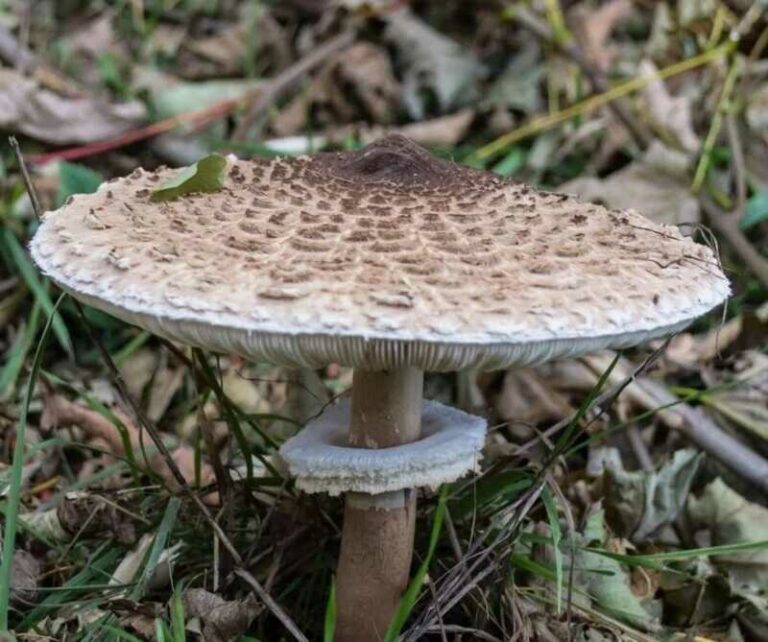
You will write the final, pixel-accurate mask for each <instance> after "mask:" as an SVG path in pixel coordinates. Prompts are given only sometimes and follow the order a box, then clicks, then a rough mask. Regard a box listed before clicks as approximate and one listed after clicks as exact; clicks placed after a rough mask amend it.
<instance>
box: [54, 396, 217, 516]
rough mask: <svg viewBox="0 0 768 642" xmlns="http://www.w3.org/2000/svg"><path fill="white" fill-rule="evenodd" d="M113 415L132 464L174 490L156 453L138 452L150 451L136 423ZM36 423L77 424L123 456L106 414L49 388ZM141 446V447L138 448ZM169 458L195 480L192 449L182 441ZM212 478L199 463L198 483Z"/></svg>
mask: <svg viewBox="0 0 768 642" xmlns="http://www.w3.org/2000/svg"><path fill="white" fill-rule="evenodd" d="M113 412H114V414H115V416H116V417H117V418H118V419H119V420H120V421H121V422H122V424H123V425H124V426H125V428H126V430H127V432H128V436H129V440H130V443H131V448H132V450H133V453H134V455H135V457H136V463H137V464H138V465H139V466H141V467H142V468H143V469H145V470H147V471H152V472H154V473H155V474H157V475H159V476H160V477H161V478H162V479H163V481H164V482H165V483H166V485H167V486H168V488H169V489H170V490H171V491H174V492H176V491H178V490H180V488H179V483H178V482H177V481H176V478H175V477H174V475H173V473H172V472H171V469H170V468H169V467H168V464H167V463H166V461H165V459H164V458H163V456H162V454H160V453H153V454H150V455H149V456H148V457H147V458H145V457H143V456H142V452H143V450H144V451H147V452H152V451H153V445H152V441H151V439H150V437H149V435H147V434H142V433H141V431H139V429H138V428H137V427H136V425H135V424H134V423H133V422H132V421H131V420H130V418H128V417H127V416H126V415H125V414H123V413H121V412H120V411H119V410H114V411H113ZM40 425H41V426H42V427H44V428H48V429H51V428H58V427H62V426H78V427H79V428H81V429H82V430H83V431H85V433H86V434H87V435H88V437H89V438H90V439H92V440H98V441H100V442H101V443H103V444H105V445H106V447H107V448H108V449H109V451H110V452H112V453H113V454H115V455H119V456H124V455H125V454H126V453H125V449H124V447H123V442H122V439H121V437H120V432H119V430H118V429H117V427H116V426H115V425H114V424H113V423H112V422H111V421H109V420H108V419H107V418H106V417H103V416H102V415H101V414H99V413H98V412H96V411H95V410H91V409H90V408H85V407H84V406H81V405H79V404H76V403H74V402H72V401H70V400H69V399H67V398H65V397H63V396H61V395H58V394H55V393H53V392H51V391H46V392H44V393H43V414H42V416H41V418H40ZM142 447H143V450H142ZM171 458H172V459H173V461H174V462H175V463H176V465H177V466H178V468H179V469H180V471H181V474H182V475H183V477H184V479H185V480H186V481H187V483H189V484H190V485H194V483H195V464H194V462H195V454H194V450H193V449H192V448H191V447H190V446H187V445H186V444H182V445H181V446H179V447H178V448H176V449H175V450H174V451H173V452H172V453H171ZM214 479H215V476H214V473H213V467H212V466H211V465H210V464H208V463H205V462H203V463H202V464H201V466H200V484H201V486H207V485H208V484H210V483H212V482H213V481H214ZM203 501H204V502H206V503H207V504H210V505H218V504H219V501H220V498H219V494H218V493H215V492H214V493H209V494H207V495H205V496H204V497H203Z"/></svg>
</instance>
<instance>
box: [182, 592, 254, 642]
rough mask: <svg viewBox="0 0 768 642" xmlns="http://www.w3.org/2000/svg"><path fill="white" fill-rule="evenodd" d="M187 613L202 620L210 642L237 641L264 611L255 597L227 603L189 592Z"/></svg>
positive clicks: (207, 639) (207, 593)
mask: <svg viewBox="0 0 768 642" xmlns="http://www.w3.org/2000/svg"><path fill="white" fill-rule="evenodd" d="M182 599H183V603H184V612H185V614H186V615H187V616H188V617H193V618H200V620H201V622H202V623H203V637H204V639H205V641H206V642H231V641H233V640H237V639H238V638H239V637H240V636H241V635H242V634H243V633H245V631H246V630H247V629H248V627H249V626H250V624H251V622H252V621H253V619H254V618H255V617H256V616H257V615H258V614H259V613H260V612H261V610H262V607H261V605H260V604H259V603H258V601H257V600H256V597H255V596H254V595H253V593H249V594H248V596H247V597H246V598H244V599H242V600H231V601H227V600H225V599H224V598H222V597H219V596H218V595H215V594H214V593H211V592H209V591H206V590H205V589H200V588H198V589H189V590H188V591H186V592H185V593H184V596H183V598H182Z"/></svg>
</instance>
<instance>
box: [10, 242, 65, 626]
mask: <svg viewBox="0 0 768 642" xmlns="http://www.w3.org/2000/svg"><path fill="white" fill-rule="evenodd" d="M14 238H15V237H14ZM64 297H65V295H64V294H62V295H61V296H60V297H59V299H58V300H57V301H56V303H55V304H54V305H53V306H52V308H51V314H50V315H49V316H48V322H47V323H46V324H45V328H44V329H43V335H42V336H41V337H40V341H39V343H38V344H37V349H36V350H35V358H34V360H33V362H32V370H31V371H30V373H29V382H28V383H27V390H26V393H25V394H24V403H23V404H22V406H21V413H20V415H19V425H18V429H17V430H16V447H15V448H14V451H13V461H12V462H11V481H10V487H9V490H8V501H7V503H6V505H5V528H4V529H3V551H2V558H0V632H6V631H8V609H9V607H10V601H11V573H12V570H13V553H14V547H15V545H16V528H17V526H18V519H19V507H20V506H21V478H22V468H23V466H24V440H25V436H26V431H27V417H28V415H29V404H30V402H31V401H32V394H33V392H34V390H35V381H36V380H37V373H38V372H39V371H40V364H41V362H42V360H43V352H44V351H45V348H46V346H47V345H48V337H49V336H50V333H51V328H52V327H53V323H54V321H55V319H56V314H57V310H58V307H59V304H60V303H61V302H62V300H63V299H64Z"/></svg>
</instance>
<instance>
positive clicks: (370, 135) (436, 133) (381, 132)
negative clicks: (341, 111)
mask: <svg viewBox="0 0 768 642" xmlns="http://www.w3.org/2000/svg"><path fill="white" fill-rule="evenodd" d="M474 119H475V111H474V110H473V109H462V110H461V111H457V112H456V113H455V114H450V115H448V116H440V117H439V118H432V119H430V120H422V121H419V122H416V123H410V124H408V125H403V126H402V127H387V128H384V127H372V128H370V129H365V130H363V131H361V132H360V140H361V142H362V143H363V144H364V145H367V144H368V143H371V142H373V141H374V140H376V139H378V138H381V137H382V136H386V135H387V134H401V135H403V136H406V137H407V138H410V139H411V140H412V141H413V142H415V143H418V144H419V145H424V146H427V147H431V146H441V145H444V146H448V147H453V146H454V145H457V144H458V143H460V142H461V141H462V140H463V139H464V137H465V136H466V135H467V132H468V131H469V127H470V125H472V121H473V120H474Z"/></svg>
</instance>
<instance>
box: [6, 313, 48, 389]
mask: <svg viewBox="0 0 768 642" xmlns="http://www.w3.org/2000/svg"><path fill="white" fill-rule="evenodd" d="M40 310H41V308H40V303H38V302H35V305H34V306H33V307H32V313H31V314H30V315H29V320H28V321H27V323H26V325H25V327H24V329H23V330H22V331H21V332H19V334H18V335H17V337H16V339H15V340H14V342H13V345H12V346H11V348H10V350H8V358H7V359H6V362H5V365H4V366H3V369H2V370H0V397H4V396H5V394H6V393H7V391H8V388H10V386H11V385H12V384H13V383H14V382H15V381H16V380H17V379H18V377H19V374H20V373H21V369H22V368H23V367H24V361H25V360H26V358H27V354H29V351H30V349H31V348H32V345H33V344H34V341H35V334H36V333H37V326H38V325H39V323H40Z"/></svg>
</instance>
